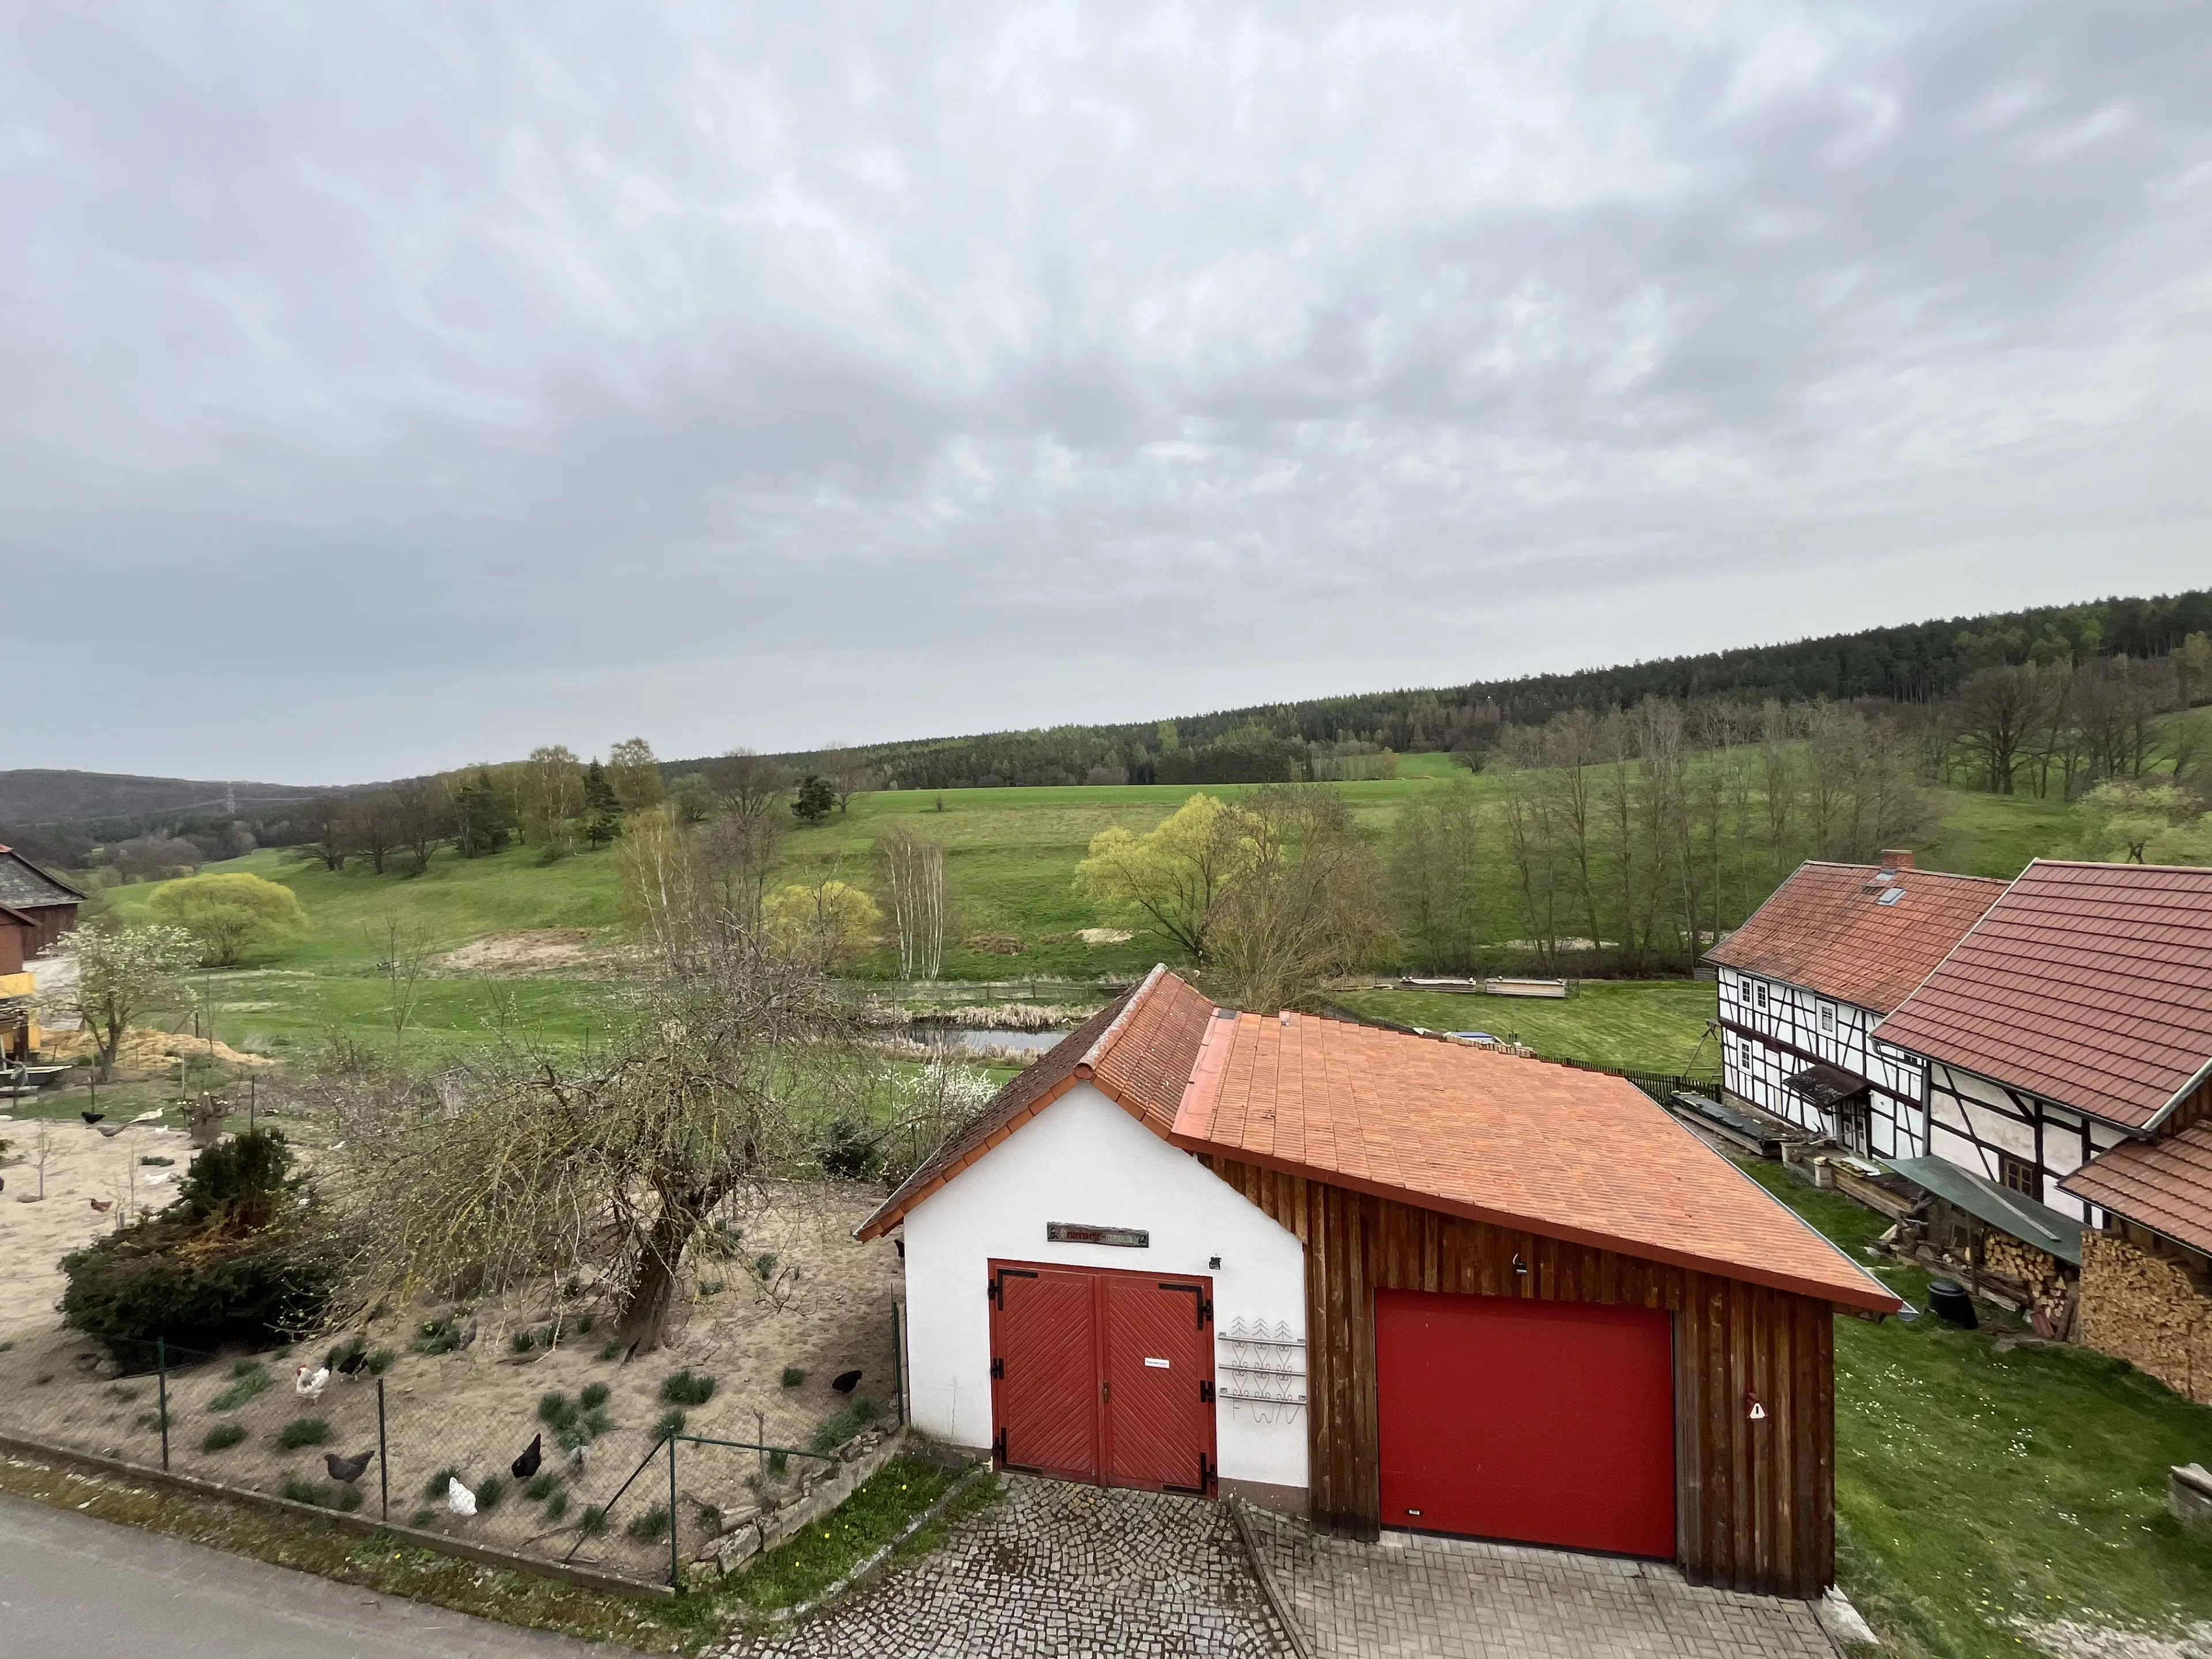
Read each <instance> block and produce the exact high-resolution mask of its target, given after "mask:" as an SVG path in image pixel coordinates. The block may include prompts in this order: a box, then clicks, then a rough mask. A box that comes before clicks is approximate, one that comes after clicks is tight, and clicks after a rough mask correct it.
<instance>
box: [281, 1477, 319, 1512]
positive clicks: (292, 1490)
mask: <svg viewBox="0 0 2212 1659" xmlns="http://www.w3.org/2000/svg"><path fill="white" fill-rule="evenodd" d="M278 1490H279V1491H280V1492H282V1493H283V1496H285V1497H287V1498H290V1499H291V1500H292V1501H293V1502H294V1503H295V1504H314V1505H315V1506H316V1507H317V1508H318V1509H328V1508H329V1507H330V1494H329V1493H328V1492H325V1491H324V1490H323V1489H322V1488H321V1487H320V1486H317V1485H316V1484H315V1483H314V1482H313V1481H312V1480H301V1479H300V1477H299V1476H298V1475H296V1474H288V1475H286V1476H285V1477H284V1484H283V1486H281V1487H279V1488H278Z"/></svg>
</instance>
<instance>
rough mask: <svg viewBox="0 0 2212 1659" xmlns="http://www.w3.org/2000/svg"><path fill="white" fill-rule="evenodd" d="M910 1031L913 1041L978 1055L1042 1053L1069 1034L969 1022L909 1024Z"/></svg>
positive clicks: (909, 1037)
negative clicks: (984, 1027)
mask: <svg viewBox="0 0 2212 1659" xmlns="http://www.w3.org/2000/svg"><path fill="white" fill-rule="evenodd" d="M906 1034H907V1037H908V1040H909V1041H910V1042H930V1043H937V1042H942V1043H945V1044H946V1045H948V1046H950V1047H951V1048H965V1049H966V1050H968V1052H969V1053H970V1054H981V1053H982V1052H983V1051H984V1050H985V1049H986V1048H1013V1049H1017V1050H1018V1051H1020V1052H1021V1053H1023V1054H1042V1053H1043V1052H1044V1051H1045V1050H1046V1049H1048V1048H1051V1047H1052V1046H1053V1044H1054V1043H1055V1042H1059V1041H1060V1038H1062V1037H1064V1036H1066V1035H1067V1033H1066V1032H1065V1031H985V1030H978V1029H976V1028H975V1027H974V1026H969V1025H909V1026H908V1027H907V1028H906Z"/></svg>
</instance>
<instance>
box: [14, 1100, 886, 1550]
mask: <svg viewBox="0 0 2212 1659" xmlns="http://www.w3.org/2000/svg"><path fill="white" fill-rule="evenodd" d="M173 1139H175V1140H176V1141H178V1142H179V1143H181V1140H182V1137H181V1136H179V1137H173ZM53 1179H54V1176H53V1171H52V1167H51V1166H50V1168H49V1173H48V1182H49V1190H50V1191H51V1190H52V1183H53ZM50 1201H51V1200H50ZM79 1202H80V1204H81V1203H82V1200H79ZM872 1203H873V1197H872V1194H870V1193H869V1192H867V1191H865V1190H863V1189H860V1188H842V1189H839V1190H837V1191H836V1192H835V1193H833V1194H831V1195H829V1197H828V1198H827V1199H820V1198H817V1199H812V1200H807V1201H806V1202H805V1203H803V1204H802V1203H801V1202H800V1201H799V1200H796V1199H794V1200H793V1203H792V1204H791V1205H790V1206H788V1207H787V1208H786V1209H785V1210H783V1211H782V1212H781V1213H780V1214H778V1215H776V1216H775V1217H773V1218H762V1219H757V1220H756V1221H755V1222H754V1223H753V1224H752V1225H751V1226H750V1228H749V1229H748V1231H747V1234H746V1251H747V1255H746V1258H745V1259H744V1260H741V1261H733V1262H731V1263H729V1264H727V1265H726V1266H722V1265H719V1264H716V1265H709V1266H708V1267H706V1268H704V1269H703V1270H702V1272H701V1273H698V1274H696V1275H695V1276H694V1279H693V1282H692V1283H691V1285H690V1286H689V1291H690V1299H689V1300H688V1301H687V1302H685V1303H684V1304H683V1305H682V1307H681V1310H680V1311H679V1313H678V1318H677V1321H676V1322H675V1325H674V1327H673V1328H672V1330H671V1337H670V1340H669V1343H668V1346H666V1347H665V1348H664V1349H662V1350H660V1351H659V1352H655V1353H653V1354H650V1355H646V1356H642V1357H641V1358H636V1359H635V1360H632V1361H629V1363H623V1360H622V1358H621V1356H620V1353H619V1352H618V1351H617V1350H616V1349H614V1348H613V1347H612V1346H611V1344H610V1343H609V1341H608V1338H609V1335H610V1334H611V1332H610V1326H611V1317H610V1316H609V1314H608V1313H607V1312H606V1311H605V1310H604V1309H596V1308H595V1307H594V1305H593V1304H592V1301H591V1300H590V1298H589V1297H585V1298H583V1299H582V1300H580V1301H578V1302H576V1303H574V1304H571V1306H572V1308H573V1310H574V1311H572V1312H571V1313H570V1314H569V1315H568V1316H567V1317H566V1319H565V1320H564V1322H563V1327H562V1330H561V1332H560V1334H558V1336H557V1338H556V1337H554V1336H553V1334H552V1330H551V1326H550V1322H549V1320H548V1318H547V1316H546V1307H545V1303H544V1300H543V1299H541V1300H540V1301H539V1303H538V1304H537V1305H536V1306H530V1305H526V1304H524V1303H522V1302H521V1301H520V1300H519V1299H518V1300H513V1301H510V1302H507V1303H492V1302H484V1303H480V1304H476V1305H474V1306H466V1305H464V1306H460V1307H456V1308H445V1307H435V1308H416V1309H414V1310H410V1312H409V1315H408V1316H407V1317H406V1318H405V1319H404V1320H401V1319H398V1318H396V1317H395V1318H387V1319H382V1320H379V1321H377V1322H375V1323H374V1325H372V1326H371V1328H369V1329H368V1332H367V1333H366V1334H365V1337H364V1339H363V1340H362V1347H361V1352H362V1364H361V1365H360V1366H359V1368H358V1370H357V1371H356V1375H355V1376H352V1377H347V1376H341V1375H339V1374H337V1373H336V1372H333V1373H332V1375H331V1376H330V1377H329V1379H328V1380H327V1381H326V1382H325V1383H324V1385H323V1387H322V1389H321V1391H320V1394H319V1397H317V1398H313V1399H309V1398H306V1397H303V1396H302V1395H300V1394H299V1393H298V1392H296V1390H295V1367H296V1366H297V1365H299V1364H302V1363H305V1364H308V1365H310V1366H311V1367H313V1368H320V1367H321V1366H323V1365H324V1364H325V1363H326V1361H327V1360H329V1359H330V1358H331V1357H332V1356H333V1353H334V1352H337V1353H339V1354H343V1351H344V1347H345V1346H349V1345H350V1338H349V1339H348V1340H347V1342H346V1343H344V1344H339V1343H334V1342H333V1341H331V1340H320V1341H317V1342H314V1343H302V1344H301V1345H299V1346H297V1347H296V1348H295V1349H289V1350H283V1351H278V1352H270V1353H262V1354H246V1353H243V1352H236V1353H228V1354H224V1355H221V1356H187V1357H186V1358H189V1359H190V1360H191V1362H192V1363H191V1364H187V1365H184V1366H181V1367H179V1368H175V1369H173V1370H172V1371H171V1374H170V1376H169V1419H170V1420H169V1443H170V1455H171V1462H172V1467H173V1468H177V1469H179V1470H182V1471H185V1472H188V1473H191V1474H199V1475H204V1476H206V1477H208V1478H210V1479H213V1480H222V1481H225V1482H227V1483H229V1484H232V1485H236V1486H244V1487H247V1488H251V1489H255V1490H258V1491H262V1492H271V1493H279V1494H282V1495H285V1496H289V1497H294V1498H301V1499H302V1500H304V1501H309V1502H315V1503H320V1504H328V1505H330V1506H332V1507H337V1508H342V1509H351V1510H361V1511H362V1512H364V1513H367V1514H370V1515H376V1514H379V1513H380V1511H381V1510H382V1505H383V1501H384V1500H383V1496H382V1494H383V1492H384V1485H383V1482H384V1481H385V1480H388V1481H389V1490H390V1499H389V1504H390V1507H389V1510H388V1514H389V1518H390V1519H391V1520H392V1521H393V1522H400V1523H404V1524H414V1525H419V1526H425V1527H428V1528H434V1529H436V1530H439V1531H443V1532H447V1533H451V1534H456V1535H459V1536H465V1537H467V1538H470V1539H472V1540H474V1541H478V1542H482V1543H486V1544H490V1545H495V1546H498V1547H505V1548H510V1549H527V1550H530V1551H532V1552H534V1553H542V1554H550V1555H552V1556H555V1557H560V1556H563V1555H566V1554H568V1553H569V1552H570V1550H571V1548H572V1547H574V1555H575V1559H578V1560H579V1561H596V1562H598V1563H599V1564H601V1565H605V1566H607V1567H610V1568H612V1569H614V1570H617V1571H625V1572H631V1573H636V1574H640V1575H641V1576H647V1577H653V1576H659V1575H665V1572H666V1570H667V1560H668V1540H667V1531H666V1527H667V1519H666V1517H667V1505H668V1478H667V1474H666V1472H665V1464H660V1463H656V1465H655V1467H654V1468H653V1469H651V1470H648V1471H647V1473H646V1474H642V1475H640V1476H639V1477H638V1479H637V1480H636V1481H635V1484H634V1485H633V1486H631V1487H630V1489H629V1492H628V1493H627V1494H625V1495H624V1496H623V1498H622V1500H621V1501H620V1502H619V1503H618V1504H615V1505H614V1507H613V1509H612V1510H611V1512H610V1513H608V1514H606V1515H605V1517H604V1524H603V1525H601V1524H599V1522H600V1517H599V1516H598V1515H596V1514H595V1513H594V1512H595V1511H599V1510H605V1507H606V1506H607V1505H608V1504H610V1503H611V1501H612V1500H613V1499H614V1498H615V1496H616V1493H617V1489H618V1488H619V1487H621V1486H622V1485H623V1482H624V1480H625V1479H627V1478H628V1477H629V1476H630V1475H631V1474H632V1473H633V1471H634V1470H635V1469H636V1468H638V1466H639V1465H640V1464H641V1463H642V1462H646V1461H647V1460H648V1458H649V1457H650V1456H651V1455H652V1454H653V1450H654V1448H655V1447H656V1445H659V1443H660V1442H661V1438H662V1436H663V1434H664V1433H665V1429H666V1428H667V1427H668V1426H669V1425H670V1424H671V1420H672V1419H671V1417H670V1414H671V1413H682V1425H683V1431H684V1433H686V1434H693V1435H702V1436H705V1437H710V1438H715V1439H723V1440H732V1441H747V1442H750V1441H754V1440H756V1439H758V1438H763V1437H764V1438H765V1439H766V1440H767V1441H769V1443H772V1444H775V1445H780V1446H787V1447H795V1448H799V1449H805V1448H807V1447H809V1446H810V1445H811V1444H814V1443H817V1442H819V1443H822V1444H823V1445H824V1446H829V1445H831V1444H833V1443H836V1442H837V1441H842V1440H844V1439H848V1438H849V1437H851V1435H852V1434H853V1433H854V1432H857V1431H860V1429H861V1428H863V1427H864V1426H866V1425H868V1424H870V1423H874V1424H880V1425H888V1424H889V1423H890V1421H891V1420H892V1419H894V1418H895V1416H896V1405H895V1395H894V1393H893V1376H894V1359H893V1340H894V1339H893V1336H892V1326H891V1319H892V1306H893V1295H894V1291H895V1290H896V1285H897V1283H898V1261H897V1257H896V1253H895V1250H894V1249H893V1247H892V1246H891V1245H890V1244H889V1243H884V1242H881V1241H878V1242H876V1243H868V1244H860V1243H854V1240H853V1239H852V1237H851V1232H852V1229H853V1228H854V1226H855V1225H857V1224H858V1223H859V1221H860V1219H861V1218H862V1217H863V1216H865V1215H866V1213H867V1212H868V1210H869V1208H870V1207H871V1206H872ZM9 1207H10V1208H12V1207H14V1206H9ZM33 1207H38V1206H33ZM13 1219H14V1218H13V1217H10V1218H9V1220H10V1221H12V1220H13ZM764 1257H768V1258H773V1260H772V1261H766V1262H763V1260H762V1258H764ZM549 1289H550V1287H549ZM46 1300H47V1301H48V1302H51V1300H52V1297H51V1296H49V1297H47V1298H46ZM0 1339H12V1340H10V1341H9V1346H8V1347H7V1349H6V1351H5V1352H0V1431H7V1432H12V1433H15V1434H19V1435H22V1436H26V1437H31V1438H34V1439H38V1440H41V1441H46V1442H50V1443H58V1444H64V1445H69V1446H73V1447H77V1448H80V1449H85V1450H89V1451H94V1452H99V1453H102V1454H105V1455H112V1456H117V1457H122V1458H126V1459H128V1460H130V1461H131V1462H139V1463H145V1464H157V1463H158V1462H160V1458H161V1422H160V1418H159V1415H158V1413H157V1412H156V1410H155V1394H156V1383H155V1377H154V1376H151V1375H143V1374H139V1375H121V1376H118V1375H114V1374H112V1373H113V1371H114V1369H115V1368H114V1365H113V1363H112V1360H111V1359H110V1358H109V1357H108V1355H107V1354H106V1351H105V1350H104V1349H102V1348H101V1347H100V1346H99V1345H97V1344H95V1343H94V1342H93V1341H91V1340H89V1339H88V1338H86V1337H84V1336H82V1335H80V1334H76V1333H74V1332H69V1331H64V1330H63V1329H61V1328H60V1327H59V1325H58V1322H57V1321H56V1319H55V1318H54V1316H52V1314H51V1313H46V1314H45V1315H44V1316H43V1317H42V1318H40V1320H38V1321H37V1322H21V1321H15V1322H10V1327H9V1328H7V1329H4V1330H0ZM549 1342H550V1346H549ZM130 1369H131V1370H133V1371H136V1370H137V1369H138V1368H137V1364H133V1365H132V1366H131V1368H130ZM854 1371H858V1372H859V1373H860V1377H859V1380H858V1382H857V1383H856V1384H854V1386H853V1387H852V1389H851V1390H850V1391H849V1392H848V1393H842V1394H841V1393H839V1392H837V1391H836V1389H834V1388H833V1387H832V1384H833V1382H834V1381H835V1380H836V1379H837V1378H839V1377H840V1376H846V1375H848V1374H849V1373H851V1372H854ZM103 1373H106V1374H103ZM671 1379H676V1381H675V1382H674V1383H673V1384H672V1385H671ZM379 1383H381V1384H382V1389H383V1395H384V1407H385V1435H386V1445H387V1448H388V1453H389V1458H390V1467H389V1468H388V1469H383V1470H380V1468H379V1467H378V1465H377V1462H376V1461H375V1460H374V1459H372V1460H371V1461H370V1462H369V1463H368V1465H367V1467H366V1468H364V1469H363V1470H362V1474H361V1475H360V1476H359V1478H358V1479H357V1480H355V1481H353V1482H350V1483H347V1482H343V1481H341V1480H337V1479H334V1478H333V1475H332V1472H331V1470H330V1468H328V1467H327V1466H326V1463H325V1457H326V1455H327V1456H335V1457H337V1458H339V1459H341V1460H343V1459H349V1458H352V1457H355V1456H357V1455H359V1454H360V1453H361V1452H362V1451H364V1450H368V1449H374V1447H375V1446H376V1445H377V1443H378V1439H377V1397H378V1385H379ZM702 1396H703V1398H702ZM763 1431H764V1432H763ZM533 1438H536V1439H537V1440H538V1443H539V1458H540V1460H541V1461H540V1462H538V1465H537V1466H536V1468H534V1470H533V1469H530V1468H528V1466H527V1464H526V1473H525V1474H522V1475H517V1474H515V1473H514V1464H515V1462H516V1460H517V1459H518V1458H526V1454H527V1452H528V1449H529V1448H530V1446H531V1443H532V1440H533ZM579 1448H580V1451H579V1450H578V1449H579ZM662 1455H663V1456H665V1452H664V1453H663V1454H662ZM808 1467H809V1460H807V1459H805V1458H803V1457H791V1458H788V1459H775V1460H773V1462H771V1460H769V1458H767V1457H766V1456H765V1455H761V1454H757V1453H753V1452H750V1451H744V1452H740V1451H735V1450H729V1449H720V1448H709V1447H696V1448H695V1447H693V1446H691V1445H689V1444H684V1445H682V1446H680V1447H679V1476H680V1485H681V1497H680V1499H679V1503H678V1515H677V1517H676V1520H677V1525H678V1528H679V1534H678V1543H679V1546H680V1547H681V1552H682V1553H683V1554H684V1557H685V1558H686V1559H690V1558H691V1557H693V1556H695V1555H696V1554H697V1553H699V1552H701V1551H702V1550H703V1549H705V1548H706V1547H708V1546H709V1545H710V1544H711V1543H712V1541H713V1540H714V1535H715V1533H716V1531H717V1529H718V1528H719V1526H720V1516H721V1514H722V1513H725V1512H734V1511H735V1510H738V1509H741V1508H744V1507H749V1506H752V1505H755V1504H758V1503H759V1502H760V1501H761V1498H762V1497H763V1495H765V1496H766V1497H767V1498H769V1501H770V1502H775V1501H778V1500H780V1499H781V1498H787V1497H788V1495H789V1494H790V1493H791V1492H793V1490H794V1489H795V1486H796V1483H797V1481H798V1480H799V1478H800V1477H801V1475H802V1474H803V1473H804V1471H805V1469H806V1468H808ZM454 1480H458V1481H459V1483H460V1485H461V1486H462V1487H464V1488H465V1490H466V1492H468V1493H470V1494H471V1496H472V1498H473V1502H474V1506H475V1511H476V1512H475V1513H474V1514H473V1515H464V1514H458V1513H456V1512H455V1504H453V1502H452V1501H450V1499H451V1498H452V1488H451V1486H450V1484H449V1483H451V1482H453V1481H454ZM462 1507H465V1505H463V1506H462Z"/></svg>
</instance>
